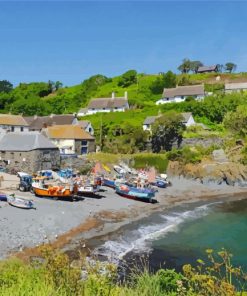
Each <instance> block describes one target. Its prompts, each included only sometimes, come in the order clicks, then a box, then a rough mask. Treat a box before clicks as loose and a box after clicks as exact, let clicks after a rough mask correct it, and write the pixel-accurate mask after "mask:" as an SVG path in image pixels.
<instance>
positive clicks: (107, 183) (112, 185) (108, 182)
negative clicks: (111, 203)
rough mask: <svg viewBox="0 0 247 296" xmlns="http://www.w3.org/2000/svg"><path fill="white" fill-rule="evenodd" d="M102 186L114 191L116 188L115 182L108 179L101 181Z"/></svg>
mask: <svg viewBox="0 0 247 296" xmlns="http://www.w3.org/2000/svg"><path fill="white" fill-rule="evenodd" d="M102 185H103V186H107V187H110V188H113V189H115V187H116V184H115V181H113V180H108V179H103V181H102Z"/></svg>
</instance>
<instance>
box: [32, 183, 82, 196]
mask: <svg viewBox="0 0 247 296" xmlns="http://www.w3.org/2000/svg"><path fill="white" fill-rule="evenodd" d="M44 181H45V178H35V179H34V182H33V184H32V186H33V191H34V193H35V195H36V196H42V197H54V198H55V199H58V198H71V199H72V198H73V196H74V194H76V193H77V192H76V188H75V186H74V185H71V186H70V185H62V186H57V185H49V184H45V182H44Z"/></svg>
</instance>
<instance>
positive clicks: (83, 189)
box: [77, 186, 99, 195]
mask: <svg viewBox="0 0 247 296" xmlns="http://www.w3.org/2000/svg"><path fill="white" fill-rule="evenodd" d="M98 191H99V187H98V186H80V187H79V188H78V191H77V194H78V195H94V194H96V193H97V192H98Z"/></svg>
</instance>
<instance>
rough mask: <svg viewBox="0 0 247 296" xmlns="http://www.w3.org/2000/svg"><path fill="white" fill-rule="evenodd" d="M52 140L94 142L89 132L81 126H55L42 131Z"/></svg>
mask: <svg viewBox="0 0 247 296" xmlns="http://www.w3.org/2000/svg"><path fill="white" fill-rule="evenodd" d="M42 133H44V134H45V135H46V136H47V137H48V138H50V139H74V140H94V137H93V136H91V135H90V134H89V133H88V132H86V131H85V130H83V129H82V128H81V127H80V126H79V125H54V126H49V127H47V128H44V129H43V130H42Z"/></svg>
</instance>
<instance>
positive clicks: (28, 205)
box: [7, 194, 35, 209]
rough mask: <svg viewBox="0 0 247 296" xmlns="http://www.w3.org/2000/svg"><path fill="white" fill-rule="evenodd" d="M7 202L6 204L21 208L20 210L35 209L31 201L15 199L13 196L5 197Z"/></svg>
mask: <svg viewBox="0 0 247 296" xmlns="http://www.w3.org/2000/svg"><path fill="white" fill-rule="evenodd" d="M7 201H8V204H9V205H11V206H13V207H16V208H21V209H35V207H34V204H33V201H32V200H28V199H24V198H21V197H17V196H15V195H14V194H11V195H8V196H7Z"/></svg>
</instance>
